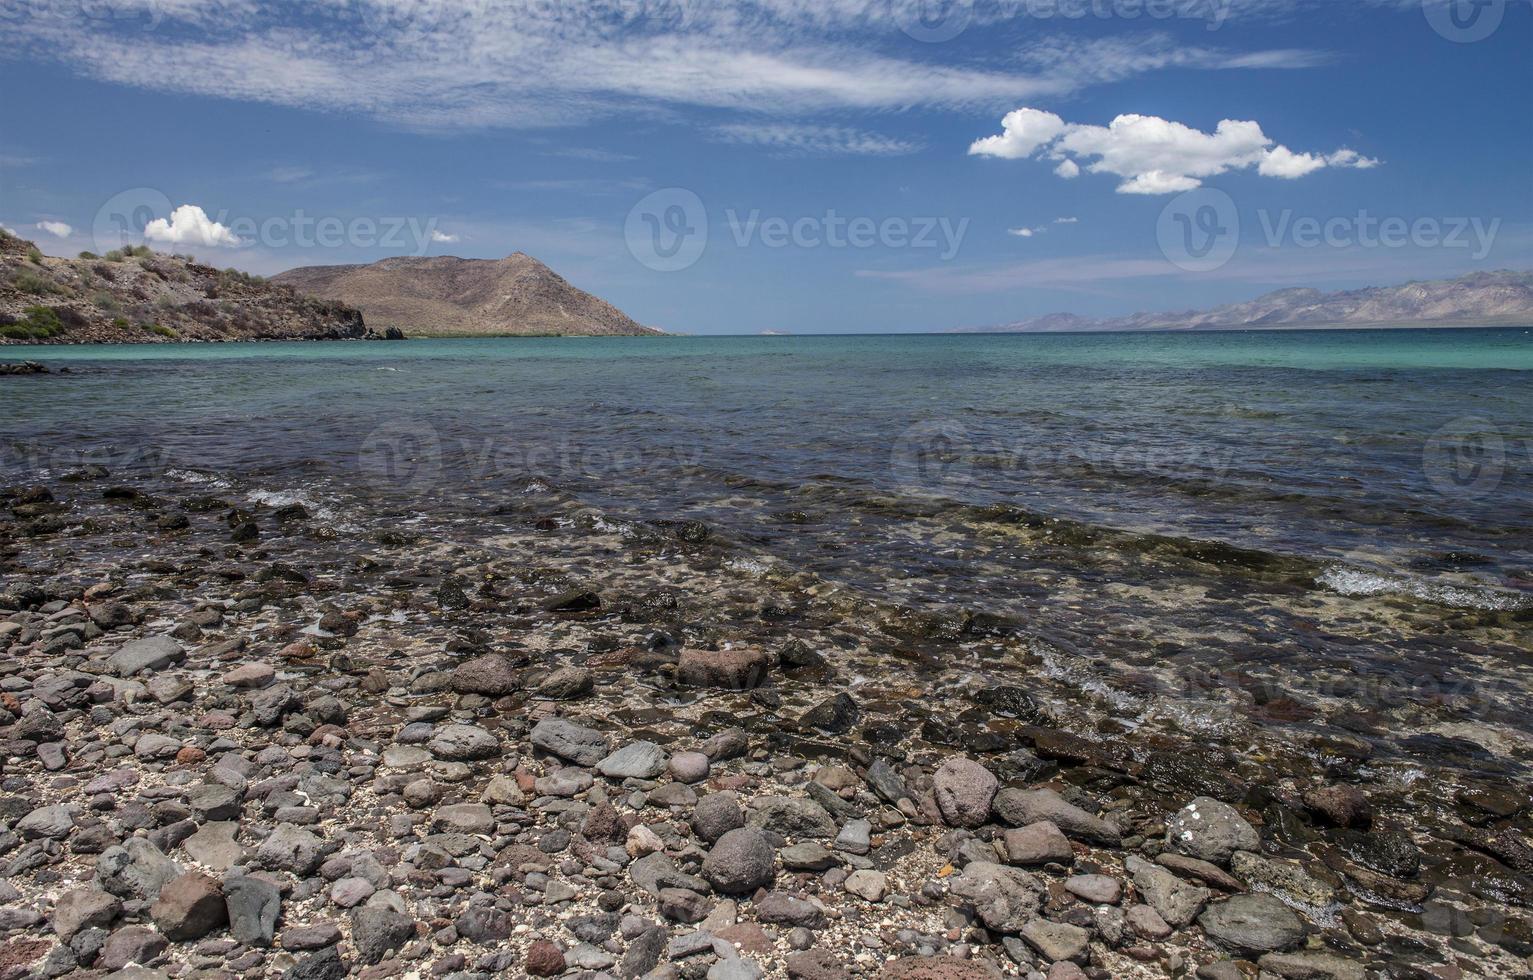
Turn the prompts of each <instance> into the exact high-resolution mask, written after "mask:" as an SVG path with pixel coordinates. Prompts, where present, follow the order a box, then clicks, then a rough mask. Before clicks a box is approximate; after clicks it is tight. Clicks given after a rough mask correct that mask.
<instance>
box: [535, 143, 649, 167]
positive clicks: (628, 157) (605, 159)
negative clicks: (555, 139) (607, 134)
mask: <svg viewBox="0 0 1533 980" xmlns="http://www.w3.org/2000/svg"><path fill="white" fill-rule="evenodd" d="M543 155H544V156H550V157H564V158H566V159H569V160H589V161H591V162H592V163H628V162H630V161H633V160H637V159H639V158H638V157H636V156H634V155H633V154H632V153H618V152H616V151H614V150H603V149H598V148H597V147H594V146H561V147H559V148H558V149H555V150H546V151H544V154H543Z"/></svg>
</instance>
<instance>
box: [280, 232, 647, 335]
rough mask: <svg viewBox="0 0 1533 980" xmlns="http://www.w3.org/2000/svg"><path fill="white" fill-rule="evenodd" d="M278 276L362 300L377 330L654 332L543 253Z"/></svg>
mask: <svg viewBox="0 0 1533 980" xmlns="http://www.w3.org/2000/svg"><path fill="white" fill-rule="evenodd" d="M272 281H273V282H275V283H279V284H282V285H287V286H291V287H293V288H294V289H296V290H298V291H299V292H300V293H304V294H307V295H309V296H314V297H319V298H323V299H327V300H334V301H338V302H341V303H345V304H347V305H349V306H355V307H356V308H357V309H359V310H361V311H362V314H363V316H364V317H365V318H366V320H367V325H368V327H369V328H370V329H372V330H377V331H386V330H389V329H397V330H399V331H402V332H403V333H404V334H405V335H406V336H420V337H475V336H479V337H492V336H507V335H522V336H527V335H550V334H554V335H581V336H618V335H633V336H648V335H656V334H660V333H662V331H659V330H656V329H654V328H652V327H645V326H641V325H640V324H638V323H636V322H634V321H633V320H632V319H631V318H630V317H629V316H628V315H627V314H625V313H624V312H623V311H622V310H619V309H618V308H617V307H615V306H613V305H612V304H610V303H608V302H606V301H604V300H601V299H598V298H596V297H595V296H592V295H591V294H590V293H587V292H584V291H582V290H580V289H577V288H575V287H574V286H572V285H570V284H569V283H568V282H567V281H566V280H565V279H564V278H563V277H562V276H560V275H559V274H558V273H556V272H554V271H553V270H552V269H550V268H549V267H548V266H546V265H544V264H543V263H541V262H539V261H538V260H537V259H535V258H533V257H532V256H530V255H526V254H524V253H522V252H517V253H515V254H513V255H509V256H507V257H506V258H503V259H460V258H456V257H453V256H440V257H437V256H433V257H430V258H394V259H384V260H382V261H381V262H374V263H373V264H371V265H319V266H307V267H304V268H298V269H292V270H289V271H287V272H284V273H281V274H279V275H276V276H273V277H272Z"/></svg>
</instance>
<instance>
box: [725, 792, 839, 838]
mask: <svg viewBox="0 0 1533 980" xmlns="http://www.w3.org/2000/svg"><path fill="white" fill-rule="evenodd" d="M745 822H746V823H747V824H748V825H750V826H752V827H761V828H764V829H766V830H770V831H773V832H774V833H778V834H782V835H783V836H784V837H811V838H814V839H816V840H823V839H829V838H833V837H835V836H836V820H835V818H834V817H832V816H831V815H830V813H829V812H828V811H827V810H826V809H825V808H824V807H823V806H820V804H818V803H816V802H815V801H814V800H805V799H798V798H795V797H791V796H758V797H757V798H756V799H754V800H751V801H750V813H749V814H748V815H747V816H746V818H745Z"/></svg>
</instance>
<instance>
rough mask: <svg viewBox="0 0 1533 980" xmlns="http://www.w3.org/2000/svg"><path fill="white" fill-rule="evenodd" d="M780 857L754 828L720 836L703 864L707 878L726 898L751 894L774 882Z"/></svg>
mask: <svg viewBox="0 0 1533 980" xmlns="http://www.w3.org/2000/svg"><path fill="white" fill-rule="evenodd" d="M775 869H776V854H774V853H773V851H772V845H771V844H768V843H767V840H766V837H765V836H763V835H762V833H761V831H759V830H756V829H754V828H750V827H744V828H741V829H739V830H731V831H729V832H728V833H726V834H725V835H724V836H722V837H720V838H719V840H718V843H716V844H714V845H713V850H711V851H709V852H708V857H707V858H706V859H705V860H704V861H703V877H704V878H706V879H708V883H709V884H710V885H712V886H713V887H714V888H717V889H718V890H719V891H721V892H723V893H724V894H726V895H748V894H750V893H751V892H753V891H755V890H756V889H757V888H763V887H766V886H767V885H770V884H771V883H772V879H773V878H774V877H776V870H775Z"/></svg>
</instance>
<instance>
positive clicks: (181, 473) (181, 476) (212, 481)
mask: <svg viewBox="0 0 1533 980" xmlns="http://www.w3.org/2000/svg"><path fill="white" fill-rule="evenodd" d="M165 475H166V476H168V477H170V478H171V479H172V480H180V481H181V482H182V483H195V484H199V485H201V486H208V487H218V488H219V489H222V490H227V489H228V488H229V487H230V486H231V485H232V484H230V483H229V481H228V480H225V479H224V478H223V477H219V476H214V475H213V474H211V473H199V472H197V471H196V470H166V471H165Z"/></svg>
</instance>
